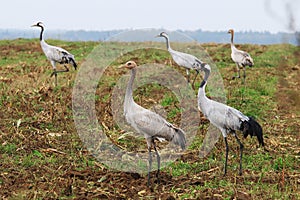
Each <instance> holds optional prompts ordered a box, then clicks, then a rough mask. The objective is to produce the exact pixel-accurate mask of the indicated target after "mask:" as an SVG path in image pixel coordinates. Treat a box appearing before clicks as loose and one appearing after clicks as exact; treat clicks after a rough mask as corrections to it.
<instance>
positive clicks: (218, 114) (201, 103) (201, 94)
mask: <svg viewBox="0 0 300 200" xmlns="http://www.w3.org/2000/svg"><path fill="white" fill-rule="evenodd" d="M202 70H203V71H204V72H205V75H204V79H203V81H202V82H201V84H200V87H199V90H198V109H199V110H200V111H201V112H202V113H203V114H204V116H205V117H206V118H207V119H208V120H209V121H210V122H211V123H212V124H213V125H214V126H216V127H217V128H218V129H219V130H220V131H221V132H222V135H223V137H224V141H225V145H226V157H225V158H226V160H225V167H224V175H226V173H227V160H228V151H229V148H228V143H227V135H228V134H229V133H232V134H233V135H234V137H235V138H236V140H237V143H238V144H239V146H240V169H239V174H240V175H241V174H242V155H243V148H244V145H243V144H242V143H241V141H240V140H239V138H238V137H237V135H236V131H241V132H242V133H243V135H244V138H246V137H247V136H248V135H250V136H251V137H252V136H257V139H258V142H259V144H260V145H262V146H264V140H263V132H262V127H261V126H260V125H259V123H258V122H257V121H255V120H254V119H253V118H252V117H248V116H246V115H244V114H243V113H241V112H240V111H238V110H237V109H234V108H232V107H230V106H227V105H225V104H222V103H219V102H216V101H213V100H211V99H209V98H207V97H206V94H205V86H206V84H207V80H208V77H209V75H210V72H211V69H210V66H209V65H205V66H204V67H203V69H202Z"/></svg>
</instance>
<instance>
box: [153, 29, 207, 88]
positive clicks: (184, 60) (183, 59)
mask: <svg viewBox="0 0 300 200" xmlns="http://www.w3.org/2000/svg"><path fill="white" fill-rule="evenodd" d="M156 37H163V38H165V39H166V43H167V49H168V51H169V53H170V54H171V56H172V58H173V60H174V61H175V63H176V64H177V65H179V66H181V67H184V68H185V69H186V74H187V79H188V83H189V82H190V70H191V69H195V70H196V75H195V78H194V80H193V83H192V87H193V89H194V82H195V80H196V77H197V75H198V74H199V70H200V68H201V65H202V61H200V60H199V59H198V58H196V57H195V56H193V55H190V54H187V53H183V52H179V51H175V50H173V49H172V48H171V46H170V41H169V36H168V34H167V33H165V32H161V33H160V34H159V35H157V36H156Z"/></svg>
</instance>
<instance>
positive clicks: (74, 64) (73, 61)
mask: <svg viewBox="0 0 300 200" xmlns="http://www.w3.org/2000/svg"><path fill="white" fill-rule="evenodd" d="M69 61H70V63H71V64H72V65H73V67H74V69H75V70H76V69H77V64H76V62H75V60H74V59H73V58H71V57H69Z"/></svg>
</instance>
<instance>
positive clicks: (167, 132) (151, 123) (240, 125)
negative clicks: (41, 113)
mask: <svg viewBox="0 0 300 200" xmlns="http://www.w3.org/2000/svg"><path fill="white" fill-rule="evenodd" d="M32 27H39V28H40V29H41V32H40V45H41V48H42V50H43V52H44V54H45V56H46V57H47V59H48V60H49V61H50V63H51V65H52V68H53V73H52V74H51V76H55V85H57V74H58V73H62V72H68V71H69V68H68V67H67V65H66V64H71V65H72V66H73V67H74V69H75V70H76V68H77V64H76V61H75V58H74V55H72V54H71V53H69V52H68V51H66V50H65V49H62V48H60V47H56V46H52V45H49V44H47V43H46V42H45V41H44V38H43V32H44V25H43V23H42V22H38V23H37V24H34V25H32ZM228 33H230V34H231V43H230V44H231V58H232V60H233V61H234V63H235V64H236V67H237V73H238V74H237V75H236V76H233V79H234V78H240V68H241V67H242V68H243V71H244V74H243V80H242V83H245V79H246V66H249V67H252V66H253V65H254V62H253V59H252V58H251V56H250V55H249V54H248V53H247V52H245V51H242V50H239V49H237V48H236V47H235V45H234V43H233V38H234V30H233V29H230V30H229V31H228ZM156 37H162V38H165V41H166V46H167V50H168V52H169V53H170V55H171V57H172V58H173V60H174V62H175V63H176V64H177V65H179V66H180V67H183V68H185V69H186V74H187V82H188V84H191V86H192V87H193V89H194V83H195V80H196V77H197V75H198V74H199V73H200V72H204V78H203V80H202V82H201V84H200V87H199V89H198V96H197V100H198V105H197V106H198V109H199V111H200V112H202V113H203V115H204V116H205V117H206V118H207V119H208V120H209V121H210V123H211V124H213V125H214V126H215V127H217V128H218V129H219V130H220V132H221V133H222V136H223V138H224V142H225V147H226V148H225V165H224V175H226V173H227V161H228V152H229V147H228V142H227V136H228V135H229V134H232V135H233V136H234V137H235V138H236V141H237V143H238V144H239V152H240V163H239V164H240V167H239V174H240V175H242V155H243V149H244V145H243V144H242V143H241V141H240V139H239V137H238V136H237V131H238V132H241V133H242V134H243V137H244V138H246V137H247V136H248V135H250V136H251V137H252V136H256V137H257V140H258V143H259V145H261V146H264V140H263V130H262V127H261V125H260V124H259V123H258V122H257V121H256V120H255V119H254V118H253V117H251V116H246V115H244V114H243V113H242V112H240V111H239V110H237V109H235V108H232V107H230V106H228V105H225V104H223V103H220V102H217V101H213V100H211V99H209V98H208V97H207V96H206V93H205V87H206V85H207V83H208V79H209V76H210V74H211V68H210V66H209V64H207V63H205V62H203V61H201V60H200V59H199V58H197V57H195V56H193V55H190V54H187V53H184V52H179V51H175V50H173V49H172V48H171V45H170V39H169V36H168V34H167V33H165V32H161V33H160V34H158V35H157V36H156ZM57 63H59V64H62V65H63V66H64V68H65V70H57V69H56V64H57ZM137 67H138V66H137V64H136V63H135V62H134V61H128V62H126V63H125V64H123V65H121V66H120V67H119V68H126V69H128V70H130V72H131V76H130V80H129V82H128V85H127V89H126V94H125V100H124V116H125V119H126V121H127V122H128V123H129V124H130V125H131V126H132V127H133V128H134V129H135V130H136V132H138V133H140V134H142V135H143V136H144V138H145V140H146V143H147V147H148V180H147V185H148V186H149V185H150V171H151V168H152V151H151V150H152V148H153V149H154V151H155V154H156V159H157V167H158V169H157V172H156V177H157V180H158V182H159V173H160V159H161V158H160V155H159V153H158V150H157V146H156V141H162V140H166V141H168V142H171V143H173V144H175V145H178V146H180V147H181V149H182V150H184V149H186V137H187V135H186V133H185V132H184V130H182V129H180V128H179V127H176V126H175V125H173V124H171V123H170V122H168V121H167V120H166V119H164V118H163V117H162V116H160V115H159V114H157V113H155V112H152V111H150V110H148V109H145V108H143V107H142V106H140V105H138V104H137V103H136V102H135V101H134V99H133V89H132V86H133V83H134V79H135V76H136V71H137ZM191 70H195V72H196V75H195V77H194V79H193V81H192V83H190V71H191Z"/></svg>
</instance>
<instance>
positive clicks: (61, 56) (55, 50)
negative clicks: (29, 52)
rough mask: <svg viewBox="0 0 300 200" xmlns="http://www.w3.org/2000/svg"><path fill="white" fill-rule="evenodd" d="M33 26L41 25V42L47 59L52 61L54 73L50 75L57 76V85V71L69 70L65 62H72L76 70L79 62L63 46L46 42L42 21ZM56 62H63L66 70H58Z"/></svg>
mask: <svg viewBox="0 0 300 200" xmlns="http://www.w3.org/2000/svg"><path fill="white" fill-rule="evenodd" d="M31 27H40V28H41V33H40V44H41V47H42V50H43V52H44V54H45V55H46V57H47V59H48V60H49V61H50V62H51V65H52V68H53V73H52V74H51V76H50V77H52V76H53V75H54V76H55V86H56V85H57V73H61V72H68V71H69V68H68V67H67V66H66V65H65V64H69V63H70V64H71V65H72V66H73V67H74V68H75V70H76V68H77V64H76V62H75V58H74V55H72V54H71V53H69V52H68V51H66V50H65V49H63V48H60V47H56V46H52V45H49V44H47V43H46V42H45V40H44V38H43V32H44V24H43V23H42V22H38V23H37V24H34V25H32V26H31ZM56 63H59V64H63V65H64V67H65V70H56Z"/></svg>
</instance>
